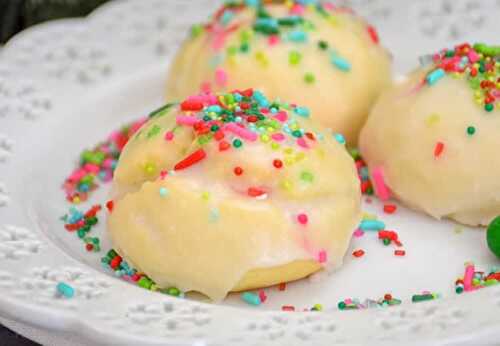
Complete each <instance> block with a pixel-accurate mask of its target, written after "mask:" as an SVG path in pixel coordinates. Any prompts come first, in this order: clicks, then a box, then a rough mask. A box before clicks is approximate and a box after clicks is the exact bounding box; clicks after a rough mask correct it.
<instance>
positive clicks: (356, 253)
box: [352, 249, 365, 258]
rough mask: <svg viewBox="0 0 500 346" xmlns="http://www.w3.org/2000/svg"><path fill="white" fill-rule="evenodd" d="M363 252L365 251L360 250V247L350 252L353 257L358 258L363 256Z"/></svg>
mask: <svg viewBox="0 0 500 346" xmlns="http://www.w3.org/2000/svg"><path fill="white" fill-rule="evenodd" d="M364 254H365V252H364V251H363V250H361V249H359V250H356V251H354V252H353V253H352V255H353V256H354V257H358V258H359V257H363V256H364Z"/></svg>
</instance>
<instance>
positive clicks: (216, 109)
mask: <svg viewBox="0 0 500 346" xmlns="http://www.w3.org/2000/svg"><path fill="white" fill-rule="evenodd" d="M210 112H214V113H217V114H219V113H220V112H222V108H221V107H220V106H218V105H213V106H210V107H207V109H206V113H210Z"/></svg>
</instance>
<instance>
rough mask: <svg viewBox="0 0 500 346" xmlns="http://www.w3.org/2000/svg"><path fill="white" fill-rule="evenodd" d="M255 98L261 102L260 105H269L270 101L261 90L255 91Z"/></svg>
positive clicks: (264, 106)
mask: <svg viewBox="0 0 500 346" xmlns="http://www.w3.org/2000/svg"><path fill="white" fill-rule="evenodd" d="M253 98H254V99H255V100H256V101H257V102H258V103H259V106H261V107H263V108H266V107H267V106H269V101H268V100H267V98H266V97H265V96H264V95H263V94H262V93H261V92H260V91H254V93H253Z"/></svg>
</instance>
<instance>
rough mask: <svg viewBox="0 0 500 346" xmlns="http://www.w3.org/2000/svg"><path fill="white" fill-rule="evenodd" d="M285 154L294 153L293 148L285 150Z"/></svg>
mask: <svg viewBox="0 0 500 346" xmlns="http://www.w3.org/2000/svg"><path fill="white" fill-rule="evenodd" d="M283 151H284V152H285V154H292V153H293V149H292V148H290V147H289V148H285V150H283Z"/></svg>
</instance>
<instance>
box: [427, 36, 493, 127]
mask: <svg viewBox="0 0 500 346" xmlns="http://www.w3.org/2000/svg"><path fill="white" fill-rule="evenodd" d="M420 63H421V64H422V65H424V66H427V65H428V64H431V66H432V67H431V69H430V71H429V72H428V73H427V75H426V76H425V78H424V80H422V86H424V85H428V86H433V85H434V84H436V83H437V82H438V81H439V80H440V79H441V78H443V77H444V76H451V77H452V78H461V79H463V80H464V81H466V82H467V83H468V84H469V86H470V88H471V90H472V94H473V97H474V101H475V102H476V103H477V104H478V105H479V106H481V107H483V108H484V110H485V111H487V112H492V111H493V110H494V109H495V108H496V109H497V110H498V109H500V46H490V45H487V44H484V43H476V44H474V45H471V44H469V43H464V44H461V45H458V46H456V47H454V48H452V49H443V50H441V51H440V52H438V53H436V54H434V55H428V56H424V57H422V58H420ZM495 103H496V105H495ZM473 131H474V130H473V129H472V128H471V129H470V130H469V132H473Z"/></svg>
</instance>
